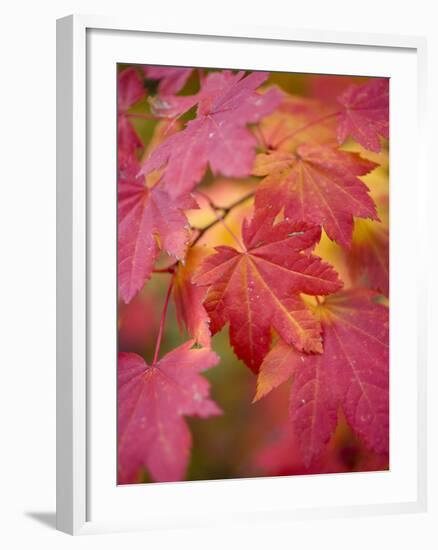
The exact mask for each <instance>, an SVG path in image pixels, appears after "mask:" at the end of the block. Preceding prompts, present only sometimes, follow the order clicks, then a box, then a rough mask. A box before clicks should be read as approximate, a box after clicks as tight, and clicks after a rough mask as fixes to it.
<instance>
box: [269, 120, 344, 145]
mask: <svg viewBox="0 0 438 550" xmlns="http://www.w3.org/2000/svg"><path fill="white" fill-rule="evenodd" d="M340 112H341V111H336V112H335V113H329V114H328V115H324V116H321V117H318V118H315V119H314V120H311V121H310V122H308V123H307V124H305V125H304V126H300V128H297V129H296V130H294V131H293V132H291V133H290V134H288V135H287V136H284V137H283V138H281V139H280V141H279V142H278V143H276V144H275V147H280V145H282V144H283V143H284V142H285V141H287V140H288V139H290V138H292V137H294V136H296V135H297V134H299V133H300V132H304V130H307V129H309V128H311V127H312V126H315V125H316V124H319V123H320V122H323V121H324V120H329V119H330V118H334V117H335V116H338V115H339V113H340Z"/></svg>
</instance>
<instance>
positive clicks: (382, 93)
mask: <svg viewBox="0 0 438 550" xmlns="http://www.w3.org/2000/svg"><path fill="white" fill-rule="evenodd" d="M338 103H339V104H340V105H341V107H342V109H341V112H340V114H339V118H338V140H339V143H343V142H344V141H345V140H346V139H347V137H348V136H349V135H351V136H352V137H353V138H354V139H355V140H356V141H357V142H358V143H360V144H361V145H363V146H364V147H365V148H366V149H369V150H370V151H374V152H376V153H378V152H379V151H380V138H379V136H382V137H384V138H389V79H388V78H373V79H372V80H370V81H369V82H367V83H366V84H362V85H360V86H358V85H352V86H349V87H348V88H347V89H346V90H345V92H344V93H343V94H341V95H340V96H339V97H338Z"/></svg>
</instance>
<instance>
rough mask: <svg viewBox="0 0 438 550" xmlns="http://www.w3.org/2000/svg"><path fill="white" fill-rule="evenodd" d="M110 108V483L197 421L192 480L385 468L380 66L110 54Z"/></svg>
mask: <svg viewBox="0 0 438 550" xmlns="http://www.w3.org/2000/svg"><path fill="white" fill-rule="evenodd" d="M117 112H118V228H119V229H118V291H119V350H120V353H119V359H118V469H119V473H118V481H119V483H133V482H139V481H144V480H146V479H147V480H150V481H179V480H183V479H186V478H187V469H188V467H189V464H190V461H191V453H192V450H193V452H195V451H196V442H195V447H194V446H193V445H194V444H193V440H192V439H193V438H192V432H194V433H195V435H196V438H197V439H199V440H201V439H202V438H203V437H204V436H202V434H206V433H207V432H206V431H205V430H207V428H206V426H207V425H210V426H212V427H211V428H210V429H209V430H210V434H209V435H206V436H205V438H206V440H208V441H209V445H210V447H211V449H210V454H211V456H216V462H217V468H216V467H215V468H214V471H212V472H211V473H209V474H208V475H207V474H205V468H204V469H203V467H202V465H201V466H200V468H199V471H200V473H198V474H197V476H196V475H194V476H192V478H193V479H197V478H206V477H207V478H214V477H233V476H257V475H292V474H303V473H325V472H341V471H357V470H377V469H386V468H387V467H388V460H389V315H388V306H389V301H388V297H389V296H388V294H389V275H388V264H389V234H388V203H389V200H388V177H387V170H388V160H387V159H388V154H387V151H388V139H389V81H388V80H387V79H381V78H371V79H360V78H359V79H358V78H351V77H330V76H325V77H324V76H313V75H281V74H277V73H272V74H269V73H266V72H245V71H231V70H206V69H190V68H178V67H152V66H121V67H119V69H118V111H117ZM163 285H164V286H165V290H164V288H163ZM162 289H163V290H164V292H163V291H162ZM159 301H161V302H162V303H158V302H159ZM172 302H173V305H172ZM169 311H170V313H169ZM176 323H177V324H178V326H179V329H180V335H178V334H177V333H176V331H174V329H173V325H175V324H176ZM216 335H217V336H216ZM220 338H222V340H220ZM228 348H229V349H228ZM163 349H164V351H163ZM149 353H150V355H149V356H148V354H149ZM231 354H234V356H235V358H237V359H238V360H240V361H241V363H242V364H244V365H246V367H248V370H247V371H246V372H245V373H242V374H239V375H236V376H240V377H241V378H233V379H231V378H230V379H229V381H228V382H227V378H226V376H225V375H224V377H223V378H222V380H221V382H219V381H218V380H219V379H220V369H224V372H225V371H226V365H224V362H227V361H228V362H230V361H231V362H233V363H234V362H236V360H234V359H232V356H231ZM216 365H218V366H217V368H216V369H213V371H215V372H218V374H217V375H216V376H215V377H213V378H211V377H210V374H209V373H210V371H207V370H208V369H210V368H211V367H214V366H216ZM242 368H243V367H242V366H240V367H239V365H234V364H233V367H232V371H233V372H237V370H238V369H242ZM204 371H207V372H206V373H205V374H204ZM226 372H228V371H226ZM243 377H245V379H243ZM215 379H216V385H215ZM209 380H210V381H209ZM239 384H240V385H239ZM219 386H221V389H220V388H219ZM216 387H217V388H219V389H218V395H222V396H225V397H224V398H223V399H222V400H221V398H220V397H218V398H217V400H216V399H213V397H212V396H211V393H212V394H213V395H215V388H216ZM251 392H252V395H250V394H251ZM236 403H238V404H236ZM239 407H243V408H241V409H239ZM242 410H245V411H247V412H246V413H245V415H247V418H248V419H249V420H248V421H245V419H244V418H243V416H245V415H242V414H241V413H239V411H242ZM229 411H234V416H233V413H232V412H229ZM236 411H237V413H236ZM252 411H255V412H254V413H253V412H252ZM251 414H254V415H255V416H254V417H252V416H251ZM220 415H222V416H223V418H225V419H224V420H222V422H225V423H223V424H221V426H222V427H224V426H225V427H227V426H229V427H230V429H231V426H232V427H233V428H232V429H234V430H236V429H237V428H236V427H238V429H239V430H240V432H239V435H238V437H239V441H241V442H244V443H242V448H241V449H240V450H239V451H238V452H237V451H236V455H235V457H234V459H233V460H231V459H230V457H226V458H220V457H221V456H222V455H221V450H220V448H219V447H220V444H219V447H215V443H214V437H216V438H217V441H220V438H221V437H223V435H220V430H219V429H218V428H216V432H215V433H213V432H214V431H215V425H214V424H213V423H214V422H215V420H214V417H218V416H220ZM227 415H229V418H228V420H227ZM192 417H198V418H200V419H204V420H202V421H200V422H196V421H192V420H190V419H191V418H192ZM251 419H252V420H251ZM216 422H219V420H217V421H216ZM209 423H211V424H209ZM201 424H202V426H201ZM216 426H218V424H217V425H216ZM203 430H204V431H203ZM200 434H201V435H200ZM269 434H271V435H272V434H274V437H271V436H269ZM243 446H245V448H246V449H250V451H248V452H246V451H245V452H244V451H243V450H242V449H243ZM201 455H202V453H201V454H200V455H199V456H201ZM243 456H244V457H245V458H242V457H243ZM196 460H197V461H198V462H202V456H201V459H200V458H199V457H198V458H197V459H196ZM227 461H228V462H227ZM220 462H221V464H219V463H220ZM222 463H223V464H222ZM225 463H226V464H225ZM224 464H225V465H224ZM202 472H204V473H202ZM215 472H216V473H215ZM224 472H225V473H224ZM145 476H146V477H145Z"/></svg>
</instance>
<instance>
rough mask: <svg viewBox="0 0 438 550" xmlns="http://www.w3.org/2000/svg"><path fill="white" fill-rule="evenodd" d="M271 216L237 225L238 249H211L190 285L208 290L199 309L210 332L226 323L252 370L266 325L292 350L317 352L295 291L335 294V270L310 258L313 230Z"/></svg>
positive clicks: (266, 336)
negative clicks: (240, 239) (202, 309)
mask: <svg viewBox="0 0 438 550" xmlns="http://www.w3.org/2000/svg"><path fill="white" fill-rule="evenodd" d="M272 223H273V218H272V217H271V216H267V215H266V214H265V213H263V212H259V213H258V214H257V215H256V216H255V217H254V219H253V220H252V221H251V222H250V223H248V221H245V222H244V224H243V227H242V237H243V243H242V245H241V247H242V251H241V252H240V251H238V250H236V249H235V248H231V247H229V246H218V247H216V249H215V250H216V253H215V254H213V255H211V256H209V257H207V259H206V260H204V262H203V264H202V265H201V267H200V268H199V270H198V272H197V274H196V275H195V277H194V278H193V281H194V282H195V283H196V284H198V285H202V286H204V285H206V286H208V287H209V289H208V293H207V297H206V299H205V302H204V305H205V308H206V310H207V313H208V314H209V316H210V319H211V327H210V328H211V330H212V333H213V334H214V333H216V332H217V331H218V330H220V329H221V328H222V327H223V326H224V325H225V323H227V322H229V323H230V341H231V344H232V346H233V347H234V350H235V352H236V354H237V356H238V357H239V358H240V359H242V360H243V361H245V363H246V364H247V365H248V366H249V367H250V368H251V369H252V370H253V371H255V372H257V371H258V368H259V366H260V364H261V362H262V360H263V358H264V356H265V355H266V353H267V352H268V350H269V345H270V340H271V330H270V329H271V327H273V328H275V330H276V331H277V332H278V333H279V334H280V335H281V336H282V338H283V339H284V340H285V341H287V342H289V343H291V344H294V345H295V346H296V347H297V348H298V349H300V350H305V351H315V352H320V351H321V350H322V348H321V339H320V325H319V323H318V322H317V320H316V319H315V318H314V317H313V316H312V314H311V312H310V311H309V310H308V309H307V307H306V305H305V304H304V302H303V300H302V299H301V297H300V295H299V294H300V293H305V294H311V295H315V294H321V295H322V294H329V293H331V292H335V291H336V290H339V288H340V287H341V286H342V283H341V281H340V280H339V279H338V275H337V273H336V272H335V270H334V269H333V268H332V267H331V266H330V265H328V264H327V263H325V262H323V261H322V260H321V259H320V258H318V257H317V256H314V255H312V254H310V252H309V250H310V249H312V248H313V247H314V246H315V244H316V243H317V242H318V241H319V239H320V236H321V231H320V228H319V227H316V226H309V225H307V224H305V223H303V222H291V221H289V220H284V221H283V222H280V223H278V224H276V225H272Z"/></svg>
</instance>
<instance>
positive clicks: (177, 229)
mask: <svg viewBox="0 0 438 550" xmlns="http://www.w3.org/2000/svg"><path fill="white" fill-rule="evenodd" d="M138 169H139V166H138V164H137V162H136V161H135V159H133V158H132V157H131V158H130V160H129V163H128V164H124V166H123V168H122V169H121V170H120V172H119V182H118V224H119V237H118V280H119V293H120V296H121V298H122V299H123V300H124V301H125V302H126V303H127V302H129V301H131V300H132V298H133V297H134V296H135V294H136V293H137V292H138V291H139V290H140V289H141V288H142V286H143V285H144V283H145V281H146V280H147V279H149V277H150V275H151V272H152V269H153V265H154V262H155V260H156V258H157V256H158V253H159V251H160V249H161V250H164V251H166V252H167V253H168V254H170V255H172V256H174V257H175V258H177V259H179V258H182V257H183V256H184V254H185V251H186V247H187V243H188V240H189V235H188V222H187V218H186V216H185V214H184V212H183V210H184V209H187V208H193V207H195V206H196V205H195V204H194V201H193V200H192V199H191V197H181V198H180V199H179V200H178V201H174V200H171V199H170V197H169V194H168V193H167V191H166V190H165V189H164V188H163V185H162V184H161V183H160V182H159V183H157V184H156V185H155V186H154V187H152V188H150V187H148V186H147V185H146V182H145V179H144V178H142V177H140V178H137V173H138Z"/></svg>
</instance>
